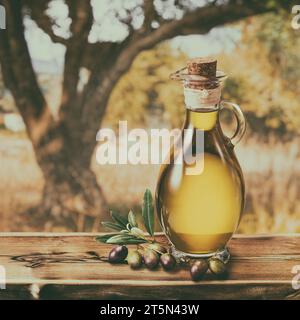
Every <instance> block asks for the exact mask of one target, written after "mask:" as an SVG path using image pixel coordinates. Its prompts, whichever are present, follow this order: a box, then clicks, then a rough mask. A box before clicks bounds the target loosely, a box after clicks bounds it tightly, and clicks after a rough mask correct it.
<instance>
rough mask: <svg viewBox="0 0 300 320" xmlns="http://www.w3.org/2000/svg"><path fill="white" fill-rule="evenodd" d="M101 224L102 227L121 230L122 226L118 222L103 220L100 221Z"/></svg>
mask: <svg viewBox="0 0 300 320" xmlns="http://www.w3.org/2000/svg"><path fill="white" fill-rule="evenodd" d="M101 224H102V225H103V227H105V228H108V229H112V230H117V231H121V230H123V227H122V226H120V225H119V224H118V223H113V222H109V221H103V222H101Z"/></svg>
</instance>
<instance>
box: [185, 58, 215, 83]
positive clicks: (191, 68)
mask: <svg viewBox="0 0 300 320" xmlns="http://www.w3.org/2000/svg"><path fill="white" fill-rule="evenodd" d="M187 69H188V74H192V75H198V76H201V77H204V78H208V79H214V78H216V74H217V59H215V58H212V57H207V58H194V59H191V60H189V61H188V62H187Z"/></svg>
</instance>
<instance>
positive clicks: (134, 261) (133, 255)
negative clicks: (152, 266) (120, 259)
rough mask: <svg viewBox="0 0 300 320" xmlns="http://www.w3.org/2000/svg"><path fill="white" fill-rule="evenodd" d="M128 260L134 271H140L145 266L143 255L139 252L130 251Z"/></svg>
mask: <svg viewBox="0 0 300 320" xmlns="http://www.w3.org/2000/svg"><path fill="white" fill-rule="evenodd" d="M126 260H127V263H128V264H129V266H130V267H131V268H132V269H138V268H140V267H141V266H142V264H143V259H142V255H141V254H140V253H139V252H138V251H137V250H134V251H129V253H128V255H127V258H126Z"/></svg>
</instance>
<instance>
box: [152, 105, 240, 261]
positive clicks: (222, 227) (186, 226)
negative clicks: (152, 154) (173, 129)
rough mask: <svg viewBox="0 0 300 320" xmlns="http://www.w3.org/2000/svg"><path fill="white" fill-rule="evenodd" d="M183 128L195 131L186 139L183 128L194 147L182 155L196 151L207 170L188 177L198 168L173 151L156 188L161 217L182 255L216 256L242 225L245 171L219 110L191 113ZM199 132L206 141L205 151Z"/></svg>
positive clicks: (165, 230)
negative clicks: (201, 144) (240, 224)
mask: <svg viewBox="0 0 300 320" xmlns="http://www.w3.org/2000/svg"><path fill="white" fill-rule="evenodd" d="M183 129H189V130H190V131H191V132H192V134H189V135H184V134H183V133H184V130H182V137H181V138H182V141H183V145H187V146H190V148H187V149H184V150H183V152H185V150H192V153H193V156H194V157H195V158H197V156H199V155H200V156H201V159H202V160H201V161H202V170H201V172H199V173H197V174H187V170H186V169H188V167H192V166H193V165H194V164H192V165H191V164H188V163H186V162H185V161H182V162H181V163H177V162H176V161H175V160H176V159H175V158H176V152H175V149H174V147H173V148H171V150H170V163H166V164H163V165H162V167H161V172H160V176H159V180H158V184H157V190H156V206H157V213H158V218H159V221H160V223H161V226H162V228H163V230H164V232H165V234H166V235H167V237H168V238H169V240H170V242H171V243H172V244H173V246H174V247H175V249H176V250H177V251H180V252H183V253H184V254H186V255H192V256H193V255H196V256H201V255H212V254H214V253H215V252H216V251H218V250H221V249H223V248H225V246H226V243H227V242H228V240H229V239H230V238H231V236H232V234H233V233H234V232H235V230H236V228H237V227H238V224H239V221H240V217H241V213H242V211H243V206H244V180H243V176H242V171H241V169H240V166H239V164H238V162H237V159H236V157H235V154H234V151H233V145H232V144H231V143H230V139H228V138H227V137H226V136H224V134H223V132H222V129H221V126H220V124H219V109H214V110H207V109H204V110H201V109H199V110H197V109H196V110H189V109H187V114H186V121H185V124H184V128H183ZM197 131H201V132H202V134H203V138H204V139H203V147H202V148H201V150H200V151H199V150H197V148H196V143H197ZM197 153H199V154H197ZM200 153H201V154H200ZM183 158H184V157H183Z"/></svg>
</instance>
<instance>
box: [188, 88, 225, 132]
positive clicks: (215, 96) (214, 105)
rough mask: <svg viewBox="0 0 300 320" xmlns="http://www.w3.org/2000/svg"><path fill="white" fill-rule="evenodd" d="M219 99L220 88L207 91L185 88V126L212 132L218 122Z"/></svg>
mask: <svg viewBox="0 0 300 320" xmlns="http://www.w3.org/2000/svg"><path fill="white" fill-rule="evenodd" d="M220 99H221V87H220V86H217V87H214V88H209V89H204V88H203V89H193V88H190V87H185V88H184V100H185V106H186V108H187V115H186V126H187V127H189V126H192V127H193V128H195V129H199V130H205V131H209V130H212V129H213V128H214V127H215V126H216V125H217V122H218V111H219V104H220Z"/></svg>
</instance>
